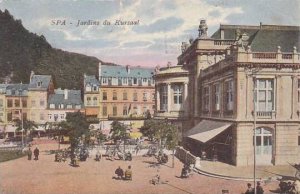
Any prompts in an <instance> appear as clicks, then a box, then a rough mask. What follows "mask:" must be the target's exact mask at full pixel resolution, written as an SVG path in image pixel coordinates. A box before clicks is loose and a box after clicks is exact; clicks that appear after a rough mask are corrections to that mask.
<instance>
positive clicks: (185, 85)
mask: <svg viewBox="0 0 300 194" xmlns="http://www.w3.org/2000/svg"><path fill="white" fill-rule="evenodd" d="M187 96H188V83H187V82H184V83H183V108H182V109H183V110H184V114H185V115H188V113H189V102H188V100H187Z"/></svg>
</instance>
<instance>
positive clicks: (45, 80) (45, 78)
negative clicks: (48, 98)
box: [29, 75, 51, 90]
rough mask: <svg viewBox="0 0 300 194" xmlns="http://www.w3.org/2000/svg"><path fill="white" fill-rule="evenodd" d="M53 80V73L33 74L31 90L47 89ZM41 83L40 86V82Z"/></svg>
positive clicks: (30, 84)
mask: <svg viewBox="0 0 300 194" xmlns="http://www.w3.org/2000/svg"><path fill="white" fill-rule="evenodd" d="M50 81H51V75H33V76H32V78H31V80H30V83H29V90H31V89H33V90H35V89H37V90H47V89H48V87H49V84H50ZM39 82H40V83H41V85H40V86H38V83H39Z"/></svg>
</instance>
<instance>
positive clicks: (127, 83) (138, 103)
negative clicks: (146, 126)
mask: <svg viewBox="0 0 300 194" xmlns="http://www.w3.org/2000/svg"><path fill="white" fill-rule="evenodd" d="M152 76H153V70H152V69H147V68H141V67H132V68H131V67H130V66H126V67H124V66H106V65H101V64H100V65H99V82H100V111H99V112H100V120H113V119H116V118H118V119H129V118H141V119H144V118H146V116H147V114H148V115H149V114H150V115H152V114H153V112H154V109H155V107H154V105H155V93H154V80H153V78H152Z"/></svg>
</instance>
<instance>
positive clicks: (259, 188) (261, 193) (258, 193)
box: [256, 182, 264, 194]
mask: <svg viewBox="0 0 300 194" xmlns="http://www.w3.org/2000/svg"><path fill="white" fill-rule="evenodd" d="M256 194H264V189H263V188H262V186H261V185H260V182H257V186H256Z"/></svg>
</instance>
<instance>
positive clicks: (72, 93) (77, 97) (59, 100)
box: [48, 89, 83, 108]
mask: <svg viewBox="0 0 300 194" xmlns="http://www.w3.org/2000/svg"><path fill="white" fill-rule="evenodd" d="M64 92H65V91H64V90H61V89H57V90H55V91H54V94H51V95H50V96H49V100H48V107H49V106H50V104H55V108H58V106H59V105H60V104H64V107H66V105H72V107H73V108H74V107H75V105H81V106H82V107H83V102H82V100H81V91H80V90H67V92H68V98H67V99H65V93H64Z"/></svg>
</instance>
